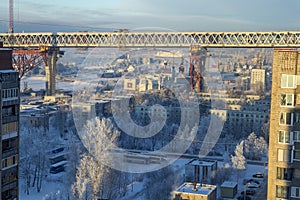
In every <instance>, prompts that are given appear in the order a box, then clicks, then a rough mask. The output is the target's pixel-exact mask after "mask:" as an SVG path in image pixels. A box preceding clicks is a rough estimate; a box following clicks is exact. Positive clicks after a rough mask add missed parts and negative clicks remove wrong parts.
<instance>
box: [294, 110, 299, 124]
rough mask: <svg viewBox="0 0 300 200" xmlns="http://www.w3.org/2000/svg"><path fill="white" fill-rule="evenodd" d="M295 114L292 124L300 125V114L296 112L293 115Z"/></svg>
mask: <svg viewBox="0 0 300 200" xmlns="http://www.w3.org/2000/svg"><path fill="white" fill-rule="evenodd" d="M294 114H295V117H294V118H295V119H294V123H295V124H296V123H300V113H299V112H296V113H294Z"/></svg>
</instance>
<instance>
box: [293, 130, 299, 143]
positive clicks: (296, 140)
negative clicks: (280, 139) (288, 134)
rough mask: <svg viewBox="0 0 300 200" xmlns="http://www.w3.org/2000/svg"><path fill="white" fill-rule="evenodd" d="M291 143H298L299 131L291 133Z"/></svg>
mask: <svg viewBox="0 0 300 200" xmlns="http://www.w3.org/2000/svg"><path fill="white" fill-rule="evenodd" d="M293 141H294V142H300V131H294V132H293Z"/></svg>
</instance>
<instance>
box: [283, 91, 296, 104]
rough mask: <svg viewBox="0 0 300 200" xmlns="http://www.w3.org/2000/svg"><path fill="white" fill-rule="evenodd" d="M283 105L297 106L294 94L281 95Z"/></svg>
mask: <svg viewBox="0 0 300 200" xmlns="http://www.w3.org/2000/svg"><path fill="white" fill-rule="evenodd" d="M280 105H281V106H295V98H294V95H293V94H281V95H280Z"/></svg>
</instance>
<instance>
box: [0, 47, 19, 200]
mask: <svg viewBox="0 0 300 200" xmlns="http://www.w3.org/2000/svg"><path fill="white" fill-rule="evenodd" d="M0 90H1V106H0V113H1V118H0V120H1V121H0V126H1V128H0V130H1V141H2V142H1V149H2V151H1V154H0V156H1V170H0V173H1V199H2V200H13V199H19V197H18V196H19V195H18V193H19V184H18V177H19V172H18V171H19V164H18V163H19V107H20V95H19V91H20V81H19V73H18V72H16V71H15V70H13V68H12V50H9V49H0Z"/></svg>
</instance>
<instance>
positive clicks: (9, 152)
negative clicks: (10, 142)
mask: <svg viewBox="0 0 300 200" xmlns="http://www.w3.org/2000/svg"><path fill="white" fill-rule="evenodd" d="M18 153H19V150H18V148H12V149H9V150H5V151H3V152H2V159H5V158H8V157H11V156H14V155H18Z"/></svg>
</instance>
